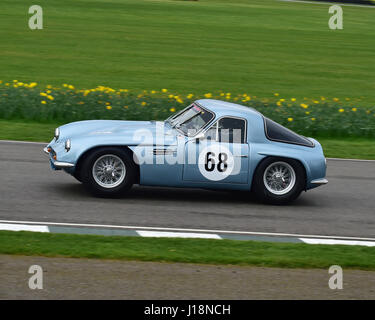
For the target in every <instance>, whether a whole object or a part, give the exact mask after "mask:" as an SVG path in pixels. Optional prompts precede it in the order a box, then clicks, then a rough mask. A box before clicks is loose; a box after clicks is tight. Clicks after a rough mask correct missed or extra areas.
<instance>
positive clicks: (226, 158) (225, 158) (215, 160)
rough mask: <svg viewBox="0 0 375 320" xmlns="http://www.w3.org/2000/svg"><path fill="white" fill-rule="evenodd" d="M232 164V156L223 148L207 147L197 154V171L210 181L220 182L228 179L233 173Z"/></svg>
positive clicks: (216, 146)
mask: <svg viewBox="0 0 375 320" xmlns="http://www.w3.org/2000/svg"><path fill="white" fill-rule="evenodd" d="M233 164H234V161H233V155H232V153H231V152H230V151H229V149H228V148H226V147H224V146H220V145H211V146H207V147H205V148H204V149H203V150H202V151H201V152H200V153H199V159H198V167H199V171H200V173H201V174H202V175H203V176H204V177H205V178H207V179H209V180H212V181H220V180H223V179H225V178H226V177H228V176H229V175H230V174H231V173H232V171H233Z"/></svg>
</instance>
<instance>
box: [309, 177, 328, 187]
mask: <svg viewBox="0 0 375 320" xmlns="http://www.w3.org/2000/svg"><path fill="white" fill-rule="evenodd" d="M327 183H328V180H327V179H326V178H321V179H315V180H312V181H311V184H314V185H316V186H321V185H323V184H327Z"/></svg>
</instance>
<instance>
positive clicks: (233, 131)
mask: <svg viewBox="0 0 375 320" xmlns="http://www.w3.org/2000/svg"><path fill="white" fill-rule="evenodd" d="M245 135H246V121H245V120H244V119H237V118H229V117H228V118H222V119H220V120H219V121H217V122H216V123H215V124H214V125H213V126H211V128H210V129H209V130H208V131H207V132H206V138H207V139H209V140H216V141H218V142H226V143H246V136H245Z"/></svg>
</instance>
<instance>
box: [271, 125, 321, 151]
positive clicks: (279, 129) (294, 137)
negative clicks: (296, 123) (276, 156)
mask: <svg viewBox="0 0 375 320" xmlns="http://www.w3.org/2000/svg"><path fill="white" fill-rule="evenodd" d="M264 121H265V131H266V137H267V138H268V139H269V140H273V141H278V142H285V143H292V144H298V145H302V146H306V147H313V146H314V144H313V143H312V142H311V141H310V140H309V139H307V138H305V137H303V136H300V135H299V134H297V133H295V132H293V131H292V130H289V129H287V128H285V127H283V126H282V125H281V124H278V123H276V122H275V121H272V120H271V119H268V118H265V119H264Z"/></svg>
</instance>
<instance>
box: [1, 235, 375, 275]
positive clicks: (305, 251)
mask: <svg viewBox="0 0 375 320" xmlns="http://www.w3.org/2000/svg"><path fill="white" fill-rule="evenodd" d="M0 254H16V255H37V256H47V257H73V258H99V259H121V260H139V261H161V262H185V263H202V264H231V265H249V266H262V267H285V268H328V267H329V266H331V265H340V266H341V267H342V268H353V269H366V270H375V249H374V248H370V247H361V246H345V245H308V244H295V243H271V242H256V241H236V240H211V239H178V238H140V237H115V236H94V235H72V234H52V233H47V234H46V233H35V232H14V231H1V232H0Z"/></svg>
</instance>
